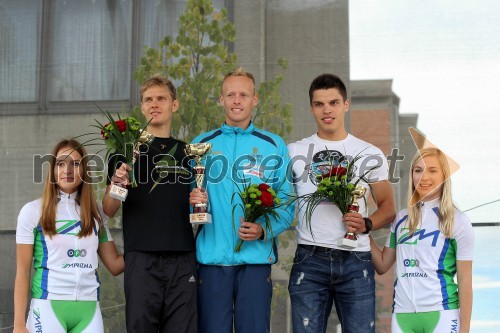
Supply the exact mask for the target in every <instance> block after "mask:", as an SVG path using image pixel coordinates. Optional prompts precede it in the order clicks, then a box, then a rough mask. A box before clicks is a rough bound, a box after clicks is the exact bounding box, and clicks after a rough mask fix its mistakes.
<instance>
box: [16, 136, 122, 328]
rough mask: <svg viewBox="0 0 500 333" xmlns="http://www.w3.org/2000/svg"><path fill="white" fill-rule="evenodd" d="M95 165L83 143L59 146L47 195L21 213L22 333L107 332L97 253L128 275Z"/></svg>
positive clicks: (19, 288) (19, 302)
mask: <svg viewBox="0 0 500 333" xmlns="http://www.w3.org/2000/svg"><path fill="white" fill-rule="evenodd" d="M88 162H89V160H88V156H87V153H86V151H85V149H84V148H83V147H82V145H81V144H80V143H79V142H77V141H75V140H62V141H60V142H59V143H58V144H57V145H56V146H55V147H54V149H53V152H52V155H51V156H50V162H49V165H50V167H49V170H48V173H47V178H46V180H45V185H44V190H43V194H42V197H41V198H39V199H37V200H35V201H32V202H29V203H27V204H26V205H24V207H23V208H22V209H21V212H20V213H19V217H18V222H17V231H16V243H17V272H16V281H15V287H14V332H15V333H17V332H51V333H58V332H92V333H99V332H104V328H103V322H102V315H101V310H100V308H99V278H98V276H97V266H98V255H99V257H100V258H101V260H102V262H103V264H104V265H105V266H106V268H107V269H108V270H109V271H110V272H111V273H112V274H113V275H118V274H120V273H121V272H122V271H123V269H124V262H123V256H121V255H118V253H117V250H116V246H115V243H114V242H113V239H112V238H111V234H110V233H109V230H108V227H107V222H106V217H105V216H104V214H103V213H102V212H101V209H100V208H99V207H98V205H97V203H96V201H95V197H94V191H93V189H92V184H91V183H90V177H89V169H88V167H89V165H88ZM32 264H33V267H34V272H35V273H34V275H33V277H32V278H31V277H30V275H31V265H32ZM30 279H31V297H32V299H31V305H30V309H29V313H28V318H27V320H26V321H25V314H26V307H27V303H28V296H29V290H30Z"/></svg>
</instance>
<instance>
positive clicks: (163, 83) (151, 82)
mask: <svg viewBox="0 0 500 333" xmlns="http://www.w3.org/2000/svg"><path fill="white" fill-rule="evenodd" d="M153 86H160V87H165V88H167V89H168V90H169V91H170V97H172V100H174V101H175V100H176V99H177V90H176V89H175V86H174V84H173V83H172V81H170V80H169V79H167V78H166V77H163V76H159V75H154V76H152V77H150V78H149V79H147V80H146V81H144V83H143V84H142V85H141V88H140V90H139V91H140V93H141V102H142V96H143V95H144V92H145V91H146V90H148V89H149V88H151V87H153Z"/></svg>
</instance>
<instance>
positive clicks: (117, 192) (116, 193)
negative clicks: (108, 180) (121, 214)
mask: <svg viewBox="0 0 500 333" xmlns="http://www.w3.org/2000/svg"><path fill="white" fill-rule="evenodd" d="M127 194H128V190H127V189H126V188H125V187H121V186H120V185H116V184H113V185H111V188H110V189H109V196H110V197H112V198H115V199H118V200H120V201H125V199H126V198H127Z"/></svg>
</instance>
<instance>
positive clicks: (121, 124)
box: [115, 120, 127, 133]
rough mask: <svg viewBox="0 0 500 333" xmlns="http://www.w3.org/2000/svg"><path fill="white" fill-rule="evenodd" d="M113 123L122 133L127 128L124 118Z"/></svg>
mask: <svg viewBox="0 0 500 333" xmlns="http://www.w3.org/2000/svg"><path fill="white" fill-rule="evenodd" d="M115 125H116V127H118V130H119V131H120V133H123V132H125V131H126V130H127V123H126V122H125V120H117V121H115Z"/></svg>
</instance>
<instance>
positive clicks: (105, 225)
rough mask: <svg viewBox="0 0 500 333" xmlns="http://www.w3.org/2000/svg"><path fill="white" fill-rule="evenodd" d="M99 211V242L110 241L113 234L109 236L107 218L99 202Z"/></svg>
mask: <svg viewBox="0 0 500 333" xmlns="http://www.w3.org/2000/svg"><path fill="white" fill-rule="evenodd" d="M99 211H100V213H101V218H102V228H103V229H102V231H101V232H100V233H99V243H106V242H111V241H113V236H111V232H110V231H109V226H108V219H109V218H108V216H107V215H106V214H104V211H103V210H102V205H101V204H99Z"/></svg>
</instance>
